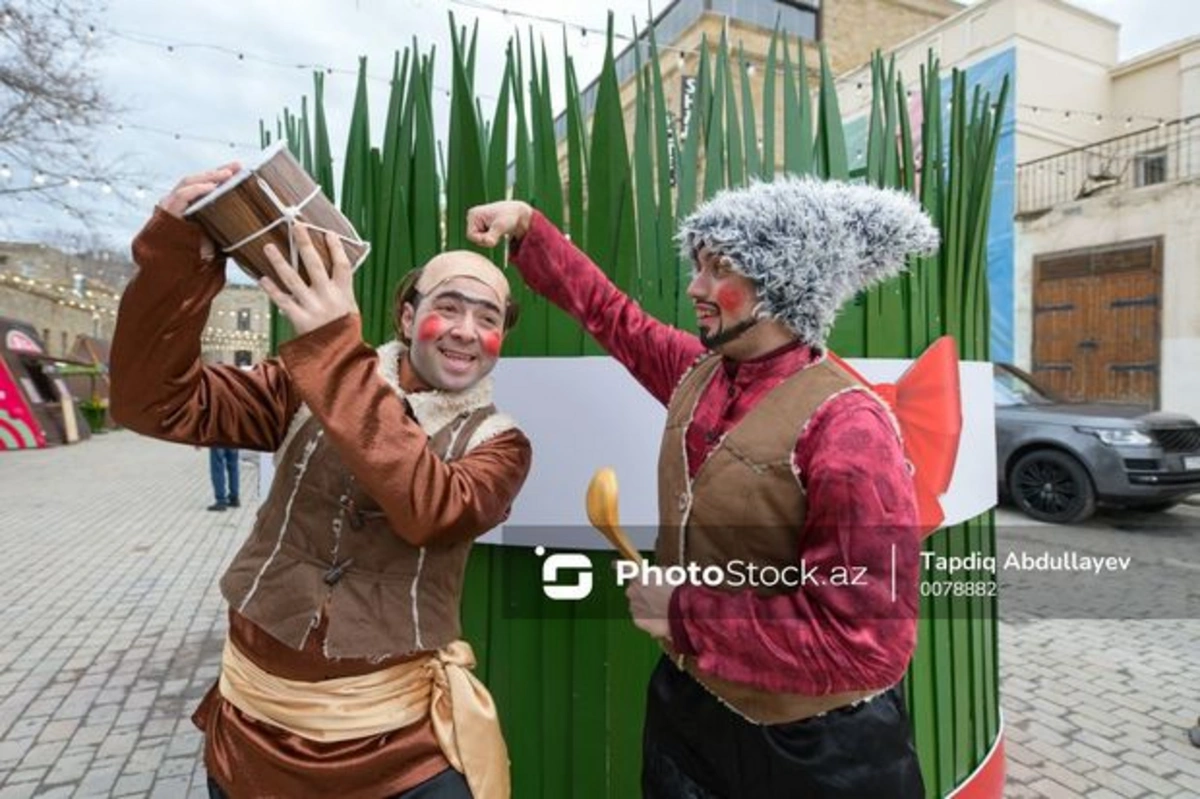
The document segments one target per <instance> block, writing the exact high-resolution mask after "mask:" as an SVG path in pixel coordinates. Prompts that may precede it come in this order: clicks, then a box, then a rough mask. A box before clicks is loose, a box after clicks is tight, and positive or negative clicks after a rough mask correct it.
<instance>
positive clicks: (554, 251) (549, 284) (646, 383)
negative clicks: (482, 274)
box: [467, 201, 705, 405]
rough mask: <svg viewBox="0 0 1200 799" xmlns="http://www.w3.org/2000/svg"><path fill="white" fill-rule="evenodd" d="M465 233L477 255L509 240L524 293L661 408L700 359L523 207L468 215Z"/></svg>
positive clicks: (696, 346)
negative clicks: (561, 316)
mask: <svg viewBox="0 0 1200 799" xmlns="http://www.w3.org/2000/svg"><path fill="white" fill-rule="evenodd" d="M467 230H468V233H467V235H468V237H469V238H470V239H471V240H472V241H473V242H475V243H476V244H478V245H480V246H483V247H494V246H496V245H497V244H499V243H500V242H501V239H502V237H503V236H509V237H510V238H511V245H510V250H509V260H510V261H511V262H512V263H513V264H514V265H515V266H516V267H517V269H518V270H519V271H520V272H521V276H522V277H524V278H525V282H526V283H527V284H528V285H529V287H530V288H531V289H533V290H534V291H536V292H537V293H538V294H541V295H542V296H544V297H545V298H546V299H548V300H550V302H552V303H554V304H555V305H557V306H558V307H559V308H562V309H563V310H564V311H566V312H567V313H568V314H570V315H571V316H572V317H573V318H574V319H575V320H576V321H577V322H579V324H580V325H581V326H582V327H583V329H584V330H586V331H587V332H588V333H589V334H590V335H591V336H592V337H593V338H595V339H596V341H597V342H599V344H600V346H602V347H603V348H604V349H605V350H606V351H607V352H608V353H609V354H610V355H612V356H613V357H614V358H616V359H617V360H618V361H619V362H620V363H621V364H622V365H623V366H624V367H625V368H626V369H628V370H629V372H630V373H631V374H632V375H633V376H634V378H636V379H637V381H638V382H639V383H641V384H642V386H643V387H644V388H645V389H646V390H647V391H649V392H650V393H651V394H652V395H653V396H654V397H655V398H656V399H658V401H659V402H662V403H663V404H664V405H665V404H666V403H667V402H668V401H670V399H671V392H672V391H674V389H675V386H676V385H677V384H678V383H679V379H680V378H681V377H682V376H683V374H684V372H686V371H687V369H688V367H690V366H691V365H692V364H693V363H694V362H695V360H696V359H697V358H698V357H699V356H700V355H702V354H703V353H704V352H705V348H704V345H702V344H701V343H700V340H699V339H697V338H696V337H695V336H693V335H690V334H688V333H685V332H684V331H682V330H679V329H677V328H674V327H672V326H670V325H668V324H666V323H664V322H661V321H659V320H658V319H655V318H654V317H653V316H651V315H650V314H648V313H646V312H645V311H644V310H643V309H642V308H641V307H640V306H639V305H638V304H637V303H636V302H634V301H633V300H632V299H631V298H630V297H629V296H627V295H626V294H624V293H622V292H621V290H620V289H618V288H617V287H616V286H615V285H613V283H612V281H610V280H609V279H608V276H607V275H605V274H604V272H603V271H602V270H601V269H600V267H598V266H596V264H595V263H593V262H592V260H591V259H590V258H588V257H587V256H586V255H585V254H584V253H582V252H580V250H579V249H578V248H577V247H575V245H573V244H572V243H571V242H570V241H569V240H568V239H567V238H566V236H564V235H563V234H562V233H561V232H560V231H559V230H558V228H556V227H555V226H554V225H553V224H552V223H551V222H550V220H548V219H546V217H544V216H542V214H540V213H538V212H537V211H535V210H533V208H531V207H530V206H529V205H527V204H526V203H522V202H515V201H509V202H500V203H492V204H491V205H484V206H479V207H477V208H472V209H471V211H470V212H469V213H468V216H467Z"/></svg>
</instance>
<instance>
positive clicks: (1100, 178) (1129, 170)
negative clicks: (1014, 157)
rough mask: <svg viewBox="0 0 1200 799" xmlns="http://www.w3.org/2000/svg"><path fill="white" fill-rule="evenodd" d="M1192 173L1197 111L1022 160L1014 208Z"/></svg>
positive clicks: (1197, 169) (1198, 168)
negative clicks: (1108, 137)
mask: <svg viewBox="0 0 1200 799" xmlns="http://www.w3.org/2000/svg"><path fill="white" fill-rule="evenodd" d="M1196 177H1200V114H1196V115H1193V116H1190V117H1185V118H1183V119H1177V120H1175V121H1173V122H1164V123H1162V124H1159V125H1155V126H1154V127H1152V128H1146V129H1144V130H1138V131H1134V132H1133V133H1127V134H1124V135H1122V136H1115V137H1113V138H1111V139H1105V140H1104V141H1098V142H1095V143H1093V144H1087V145H1084V146H1083V147H1076V148H1075V149H1073V150H1067V151H1065V152H1061V153H1056V154H1054V155H1050V156H1046V157H1045V158H1039V159H1037V160H1036V161H1028V162H1026V163H1024V164H1021V165H1020V166H1018V167H1017V214H1018V215H1023V214H1035V213H1038V212H1040V211H1046V210H1048V209H1050V208H1053V207H1054V206H1056V205H1058V204H1060V203H1065V202H1072V201H1075V200H1081V199H1084V198H1086V197H1094V196H1097V195H1106V194H1114V193H1117V192H1122V191H1128V190H1130V189H1138V188H1142V187H1143V186H1153V185H1156V184H1159V183H1170V182H1173V181H1177V180H1186V179H1188V178H1196Z"/></svg>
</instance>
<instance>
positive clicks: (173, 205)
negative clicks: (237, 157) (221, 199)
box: [158, 161, 242, 261]
mask: <svg viewBox="0 0 1200 799" xmlns="http://www.w3.org/2000/svg"><path fill="white" fill-rule="evenodd" d="M241 169H242V165H241V164H239V163H238V162H237V161H230V162H229V163H228V164H225V165H224V166H219V167H217V168H216V169H211V170H209V171H208V172H200V173H198V174H195V175H188V176H187V177H186V178H184V179H183V180H181V181H179V182H178V183H176V184H175V188H173V189H171V191H170V193H168V194H167V195H166V196H164V197H163V198H162V199H161V200H159V201H158V207H159V208H161V209H163V211H165V212H167V213H168V214H170V215H171V216H173V217H175V218H176V219H183V212H184V211H185V210H186V209H187V207H188V206H189V205H191V204H192V203H193V202H195V201H196V200H198V199H200V198H201V197H203V196H204V195H206V194H208V193H209V192H210V191H212V190H213V189H215V188H216V187H217V186H220V185H221V184H222V183H224V182H225V181H227V180H229V179H230V178H231V177H233V176H234V175H236V174H237V173H238V172H240V171H241ZM216 251H217V248H216V245H215V244H213V241H212V239H210V238H209V237H208V236H204V239H203V240H202V241H201V243H200V257H201V258H203V259H204V260H205V261H211V260H212V259H213V256H214V255H215V254H216Z"/></svg>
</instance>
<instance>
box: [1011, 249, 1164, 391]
mask: <svg viewBox="0 0 1200 799" xmlns="http://www.w3.org/2000/svg"><path fill="white" fill-rule="evenodd" d="M1162 247H1163V242H1162V238H1161V237H1158V238H1152V239H1139V240H1136V241H1128V242H1122V243H1119V244H1111V245H1106V246H1103V247H1091V248H1087V249H1081V250H1069V251H1065V252H1057V253H1047V254H1044V255H1038V256H1036V257H1035V258H1034V270H1033V272H1034V274H1033V281H1034V288H1033V374H1034V376H1035V377H1036V378H1037V379H1038V382H1040V383H1041V384H1042V385H1043V386H1045V387H1046V388H1048V389H1050V390H1051V391H1053V392H1054V393H1056V394H1058V395H1059V396H1060V397H1062V398H1063V399H1067V400H1072V401H1077V402H1084V401H1088V402H1126V403H1134V404H1138V405H1146V406H1150V407H1157V405H1158V391H1159V352H1160V342H1161V338H1162V334H1161V327H1160V315H1161V309H1162Z"/></svg>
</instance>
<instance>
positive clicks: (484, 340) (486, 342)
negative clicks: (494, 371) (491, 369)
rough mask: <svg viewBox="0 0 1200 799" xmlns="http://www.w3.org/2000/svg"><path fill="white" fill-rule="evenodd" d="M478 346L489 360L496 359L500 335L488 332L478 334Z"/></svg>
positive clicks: (498, 353) (498, 352) (498, 351)
mask: <svg viewBox="0 0 1200 799" xmlns="http://www.w3.org/2000/svg"><path fill="white" fill-rule="evenodd" d="M479 346H480V347H482V348H483V352H484V354H485V355H487V356H488V357H489V358H496V357H498V356H499V355H500V334H499V333H494V332H489V333H480V334H479Z"/></svg>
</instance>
